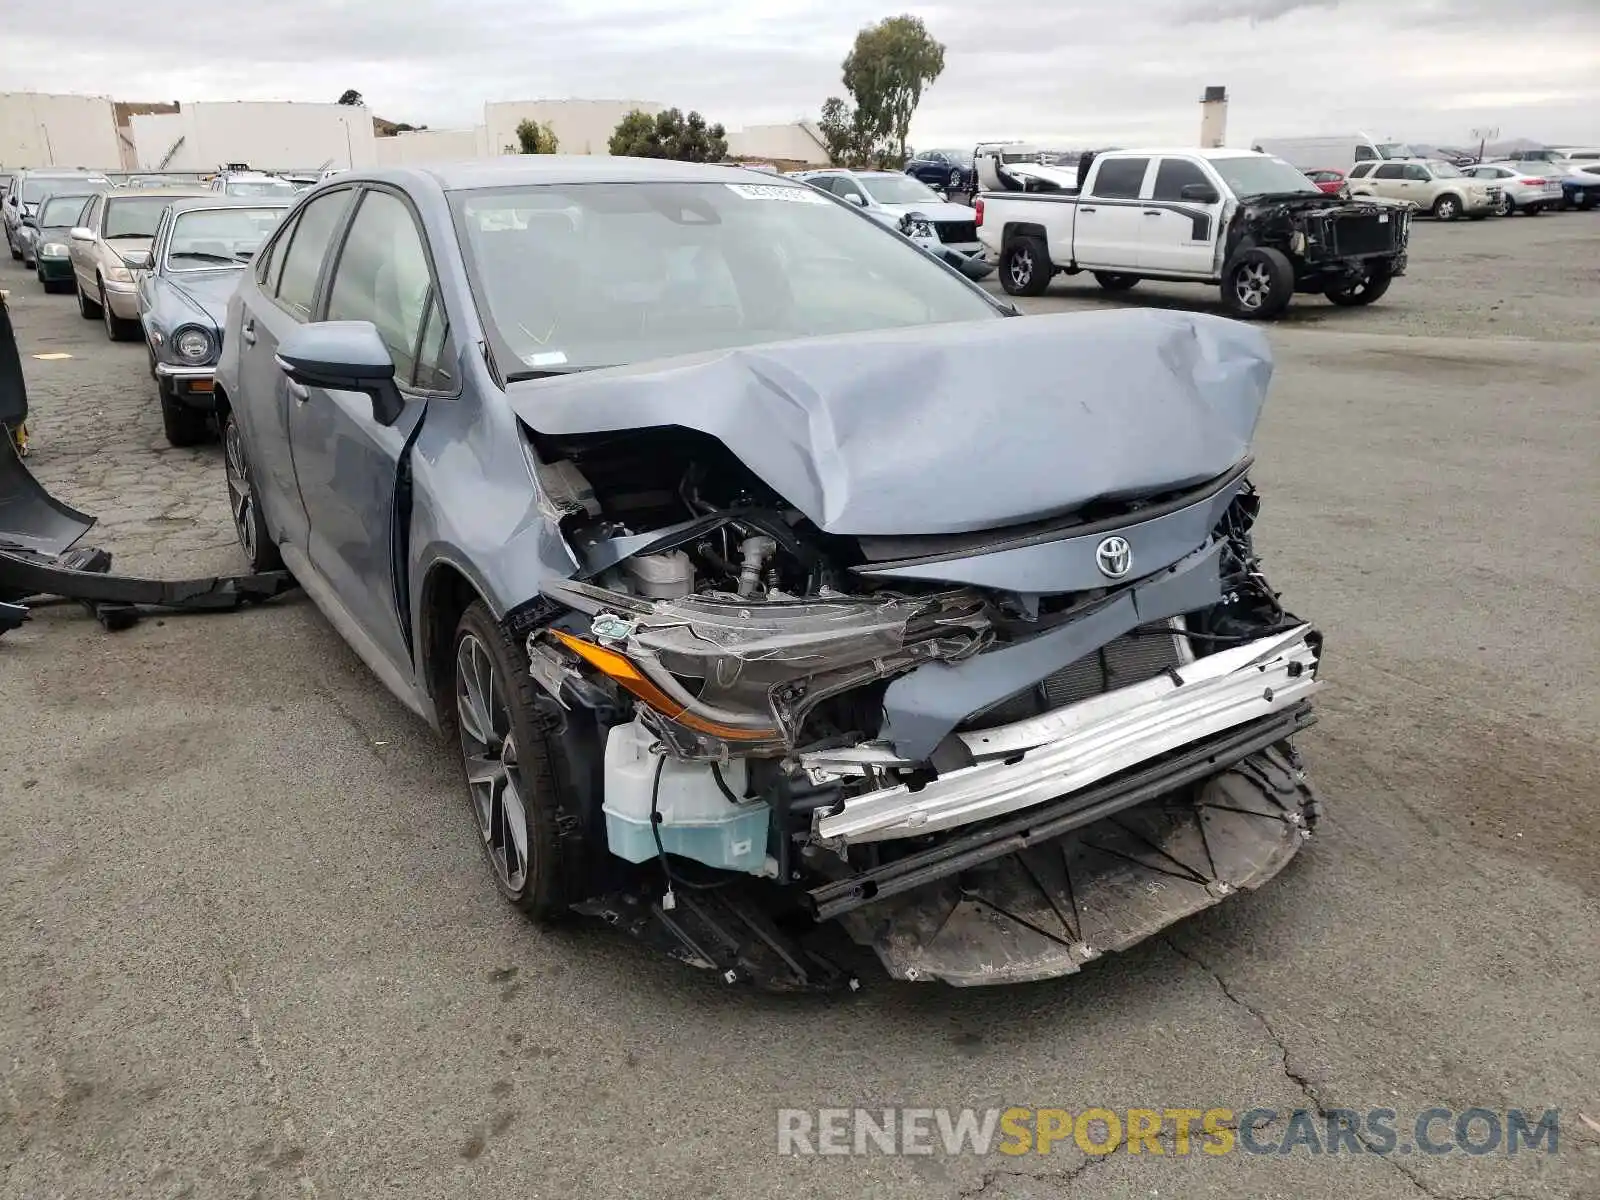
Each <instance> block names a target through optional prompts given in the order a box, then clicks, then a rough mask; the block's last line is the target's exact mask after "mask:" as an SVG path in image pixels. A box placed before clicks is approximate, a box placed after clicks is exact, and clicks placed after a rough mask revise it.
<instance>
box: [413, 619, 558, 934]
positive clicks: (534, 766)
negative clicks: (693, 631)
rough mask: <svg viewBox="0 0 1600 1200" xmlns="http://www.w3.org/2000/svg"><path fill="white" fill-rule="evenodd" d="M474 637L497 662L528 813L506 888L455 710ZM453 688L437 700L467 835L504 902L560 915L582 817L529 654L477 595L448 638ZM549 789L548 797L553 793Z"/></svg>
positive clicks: (547, 917)
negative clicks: (481, 821)
mask: <svg viewBox="0 0 1600 1200" xmlns="http://www.w3.org/2000/svg"><path fill="white" fill-rule="evenodd" d="M468 634H471V635H472V636H473V637H475V638H477V640H478V642H479V643H480V644H481V645H482V646H483V647H484V649H485V651H486V652H487V653H488V654H489V656H490V658H491V660H492V661H493V662H494V668H495V673H496V675H497V676H498V677H499V681H500V686H501V689H502V694H503V695H504V697H505V699H506V704H507V707H508V708H509V710H510V714H511V732H512V735H513V736H514V737H515V738H516V742H517V757H518V765H519V775H520V781H521V784H522V805H523V812H524V815H525V817H526V827H527V828H526V832H527V841H528V868H527V874H526V877H525V878H524V880H523V884H522V887H521V888H519V889H516V890H512V889H510V888H508V887H507V886H506V884H505V882H504V881H503V880H502V879H501V878H500V875H499V872H498V871H496V870H495V867H494V863H493V861H492V859H491V857H490V848H489V846H488V844H487V843H486V842H485V841H484V839H483V836H482V831H481V830H480V829H479V827H478V818H477V814H476V812H475V810H474V808H473V801H472V795H471V792H470V791H469V790H468V788H467V782H466V760H465V756H464V753H463V750H462V746H461V726H460V719H459V717H458V715H457V710H456V704H457V701H456V693H457V689H458V688H459V686H460V681H459V679H458V677H457V675H458V671H459V669H460V668H459V667H458V666H457V665H456V664H457V659H458V657H459V651H460V648H461V643H462V640H463V639H464V638H465V637H466V636H467V635H468ZM448 676H449V685H450V692H449V694H448V695H447V696H445V697H442V698H441V699H442V701H443V702H442V703H441V704H440V705H439V715H440V725H441V727H442V729H443V730H444V733H445V736H446V737H447V738H448V739H449V743H450V751H451V753H452V754H454V755H455V757H456V762H457V765H458V767H459V768H460V771H461V788H462V799H463V801H464V802H465V807H466V810H467V816H468V819H469V821H470V828H471V830H472V836H473V837H474V838H476V839H477V841H478V849H479V852H480V853H481V854H482V855H483V863H484V867H485V869H486V870H487V871H488V872H489V877H490V879H491V880H492V881H493V883H494V886H495V890H496V891H498V892H499V893H500V894H501V895H502V896H504V897H505V898H506V899H507V900H509V901H511V902H512V903H513V904H515V905H517V906H518V907H519V908H521V909H523V910H524V911H526V912H527V913H529V914H530V915H531V916H533V917H535V918H537V919H539V920H541V921H553V920H557V919H559V918H561V917H563V916H565V915H568V914H569V912H570V906H571V905H572V903H573V902H574V901H576V900H579V899H581V898H582V895H581V892H580V889H579V887H578V886H577V885H579V884H581V880H580V879H577V878H573V877H574V876H578V875H580V873H581V867H582V864H583V862H584V844H583V843H584V839H583V835H582V829H583V822H582V820H581V819H580V814H577V813H568V812H567V811H565V807H564V795H563V793H564V791H565V789H564V787H563V786H562V783H561V782H560V781H561V775H562V771H563V769H564V764H562V763H561V762H559V761H557V759H558V756H559V755H560V754H561V749H560V743H559V741H558V740H557V739H556V738H555V737H554V736H553V730H552V729H551V726H550V720H552V719H553V718H549V717H545V716H542V715H541V714H540V713H539V711H538V705H537V698H536V695H535V692H534V684H533V680H532V677H531V676H530V675H529V674H528V659H527V652H526V651H525V650H524V649H523V648H522V647H521V646H518V645H517V644H516V643H515V642H514V641H513V640H512V638H511V637H510V636H509V635H508V634H507V633H506V631H505V629H504V628H503V627H502V626H501V624H500V622H498V621H496V620H495V619H494V615H493V614H492V613H490V611H489V609H488V606H487V605H485V604H484V603H483V601H481V600H475V601H473V602H472V603H471V604H470V605H468V606H467V610H466V611H465V612H464V613H462V614H461V619H460V621H459V622H457V624H456V628H455V632H454V634H453V635H452V636H451V640H450V669H449V672H448ZM552 792H553V794H552Z"/></svg>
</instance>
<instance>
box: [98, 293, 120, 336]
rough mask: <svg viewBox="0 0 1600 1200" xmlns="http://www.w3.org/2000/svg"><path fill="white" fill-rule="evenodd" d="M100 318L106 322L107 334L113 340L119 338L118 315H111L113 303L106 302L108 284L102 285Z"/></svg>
mask: <svg viewBox="0 0 1600 1200" xmlns="http://www.w3.org/2000/svg"><path fill="white" fill-rule="evenodd" d="M100 319H101V320H102V321H104V322H105V325H106V336H107V337H108V338H110V339H111V340H112V341H116V340H117V325H116V321H117V319H116V317H114V316H112V315H111V305H109V304H107V303H106V285H105V284H103V283H102V284H101V285H100Z"/></svg>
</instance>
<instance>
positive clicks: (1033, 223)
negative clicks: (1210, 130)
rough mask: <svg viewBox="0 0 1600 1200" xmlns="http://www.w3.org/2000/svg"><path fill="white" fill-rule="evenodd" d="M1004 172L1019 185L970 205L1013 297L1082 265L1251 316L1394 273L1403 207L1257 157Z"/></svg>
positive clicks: (1367, 291)
mask: <svg viewBox="0 0 1600 1200" xmlns="http://www.w3.org/2000/svg"><path fill="white" fill-rule="evenodd" d="M1007 169H1008V170H1009V171H1010V172H1011V173H1012V174H1013V175H1014V176H1018V177H1021V178H1022V179H1023V180H1024V181H1025V184H1026V189H1027V190H1025V191H1021V192H1015V191H1008V192H984V193H982V194H981V195H980V196H979V197H978V198H977V200H976V202H975V205H974V207H975V209H976V211H977V216H978V237H979V240H980V241H981V242H982V243H983V247H984V254H985V256H986V258H988V259H989V260H991V261H996V262H998V263H999V267H1000V282H1001V284H1002V286H1004V288H1005V289H1006V291H1007V292H1009V293H1011V294H1012V295H1013V296H1037V295H1040V294H1041V293H1042V292H1043V291H1044V290H1045V288H1047V287H1048V286H1049V285H1050V280H1051V279H1052V278H1053V277H1054V276H1055V274H1056V273H1057V272H1065V273H1066V274H1069V275H1076V274H1078V273H1080V272H1082V271H1088V272H1090V273H1092V274H1093V275H1094V278H1095V280H1096V281H1097V282H1098V283H1099V284H1100V286H1101V287H1103V288H1105V289H1106V290H1107V291H1113V292H1120V291H1126V290H1127V289H1128V288H1131V287H1133V286H1135V285H1136V284H1137V283H1138V282H1139V281H1140V280H1141V279H1160V280H1168V281H1172V282H1180V283H1206V284H1211V285H1213V286H1216V287H1220V288H1221V292H1222V302H1223V304H1224V306H1225V307H1226V308H1227V309H1228V311H1229V312H1230V313H1232V314H1233V315H1234V316H1237V317H1246V318H1260V317H1271V316H1276V315H1277V314H1279V313H1281V312H1282V311H1283V310H1284V309H1285V308H1286V307H1287V306H1288V304H1289V301H1290V299H1291V297H1292V296H1293V294H1294V293H1295V292H1318V293H1321V294H1322V295H1325V296H1327V297H1328V299H1329V300H1331V301H1333V302H1334V303H1335V304H1339V305H1359V304H1371V303H1372V302H1373V301H1374V300H1376V299H1378V297H1380V296H1382V295H1383V294H1384V292H1386V291H1387V290H1388V288H1389V282H1390V280H1392V279H1394V278H1395V277H1396V276H1398V275H1401V274H1403V273H1404V272H1405V265H1406V246H1407V243H1408V242H1409V240H1410V233H1411V215H1410V212H1409V210H1408V209H1407V208H1406V207H1405V206H1402V205H1396V204H1390V203H1388V202H1385V201H1381V200H1373V199H1362V200H1342V199H1340V198H1339V197H1338V196H1331V195H1327V194H1325V193H1323V192H1322V191H1320V190H1319V189H1318V187H1317V185H1316V184H1314V183H1312V182H1311V180H1310V179H1308V178H1307V177H1306V176H1305V175H1304V174H1302V173H1301V172H1300V171H1297V170H1296V169H1295V168H1294V167H1291V166H1290V165H1289V164H1288V163H1286V162H1284V161H1283V160H1282V159H1280V158H1274V157H1273V156H1271V155H1269V154H1261V153H1257V152H1255V151H1251V150H1224V149H1216V150H1192V149H1182V150H1115V151H1106V152H1103V153H1101V154H1098V155H1094V156H1092V157H1091V156H1089V155H1085V156H1084V160H1083V161H1082V162H1080V163H1079V165H1078V167H1077V168H1076V169H1073V168H1070V167H1064V166H1058V167H1050V166H1044V165H1039V166H1028V165H1026V164H1016V165H1014V166H1008V168H1007Z"/></svg>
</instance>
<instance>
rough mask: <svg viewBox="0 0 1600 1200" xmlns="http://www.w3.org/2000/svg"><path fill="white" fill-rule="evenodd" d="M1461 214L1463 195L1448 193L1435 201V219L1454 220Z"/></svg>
mask: <svg viewBox="0 0 1600 1200" xmlns="http://www.w3.org/2000/svg"><path fill="white" fill-rule="evenodd" d="M1460 215H1461V197H1459V196H1452V195H1449V194H1448V193H1447V194H1445V195H1443V196H1440V197H1439V198H1438V199H1437V200H1435V201H1434V202H1433V219H1434V220H1436V221H1454V220H1455V219H1456V218H1457V217H1459V216H1460Z"/></svg>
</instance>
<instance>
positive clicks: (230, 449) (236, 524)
mask: <svg viewBox="0 0 1600 1200" xmlns="http://www.w3.org/2000/svg"><path fill="white" fill-rule="evenodd" d="M163 416H165V413H163ZM222 470H223V477H224V479H225V480H226V482H227V485H228V511H229V512H230V513H231V514H232V516H233V532H234V535H235V536H236V537H237V538H238V539H239V548H240V549H241V550H243V551H244V556H245V558H247V559H249V560H250V569H251V570H252V571H254V572H255V573H257V574H260V573H261V572H262V571H276V570H278V569H279V568H281V567H282V566H283V558H282V556H281V555H279V553H278V543H277V542H275V541H273V540H272V535H271V534H270V533H268V532H267V524H266V522H265V521H264V520H262V517H261V506H260V504H258V503H257V501H256V485H255V474H254V473H253V472H252V471H251V469H250V457H249V455H248V454H246V453H245V448H244V433H243V431H242V430H240V428H239V418H238V417H237V416H235V415H234V412H233V410H232V409H231V408H230V409H229V410H228V412H227V415H226V416H224V417H223V419H222Z"/></svg>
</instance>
